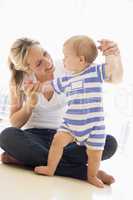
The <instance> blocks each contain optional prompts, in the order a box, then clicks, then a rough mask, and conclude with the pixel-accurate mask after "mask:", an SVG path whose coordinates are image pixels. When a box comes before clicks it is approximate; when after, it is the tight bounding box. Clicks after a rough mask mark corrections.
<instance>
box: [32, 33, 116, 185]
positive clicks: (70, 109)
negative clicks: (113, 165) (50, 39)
mask: <svg viewBox="0 0 133 200" xmlns="http://www.w3.org/2000/svg"><path fill="white" fill-rule="evenodd" d="M63 53H64V67H65V69H66V70H67V71H69V74H68V75H66V76H63V77H59V78H57V79H54V80H53V81H52V82H50V83H47V84H45V85H42V88H41V91H43V92H45V91H46V90H54V91H55V92H57V93H58V94H60V93H65V95H66V100H67V108H66V111H65V113H64V116H63V122H62V124H61V126H60V128H59V129H58V132H57V134H55V136H54V139H53V142H52V144H51V148H50V151H49V156H48V165H47V166H40V167H36V168H35V172H37V173H40V174H44V175H49V176H51V175H53V174H54V172H55V170H56V168H57V165H58V163H59V161H60V159H61V156H62V154H63V149H64V147H65V146H66V145H68V144H69V143H71V142H74V141H75V142H76V143H77V144H79V145H85V146H86V153H87V155H88V171H87V175H88V176H87V177H88V182H89V183H91V184H93V185H95V186H97V187H104V183H103V181H102V179H100V178H99V177H98V176H97V174H98V170H99V166H100V161H101V156H102V152H103V149H104V144H105V139H106V134H105V125H104V112H103V101H102V83H103V81H104V80H105V79H106V78H107V77H106V76H105V64H102V65H95V64H93V62H94V60H95V59H96V57H97V55H98V51H97V48H96V45H95V43H94V42H93V40H92V39H91V38H89V37H87V36H73V37H71V38H70V39H68V40H67V41H66V42H65V43H64V46H63ZM112 181H113V180H112Z"/></svg>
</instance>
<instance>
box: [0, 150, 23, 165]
mask: <svg viewBox="0 0 133 200" xmlns="http://www.w3.org/2000/svg"><path fill="white" fill-rule="evenodd" d="M0 160H1V162H2V163H4V164H14V165H23V164H22V163H21V162H20V161H18V160H16V159H15V158H13V157H12V156H10V155H9V154H8V153H6V152H4V153H2V154H1V155H0Z"/></svg>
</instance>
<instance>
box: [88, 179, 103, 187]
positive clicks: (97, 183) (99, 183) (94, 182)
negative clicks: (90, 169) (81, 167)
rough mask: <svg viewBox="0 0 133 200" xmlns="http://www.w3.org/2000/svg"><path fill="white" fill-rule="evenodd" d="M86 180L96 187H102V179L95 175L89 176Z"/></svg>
mask: <svg viewBox="0 0 133 200" xmlns="http://www.w3.org/2000/svg"><path fill="white" fill-rule="evenodd" d="M88 182H89V183H91V184H92V185H94V186H96V187H99V188H104V184H103V182H102V180H100V179H99V178H97V177H96V176H94V177H91V176H89V177H88Z"/></svg>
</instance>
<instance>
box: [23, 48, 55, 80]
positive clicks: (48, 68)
mask: <svg viewBox="0 0 133 200" xmlns="http://www.w3.org/2000/svg"><path fill="white" fill-rule="evenodd" d="M26 65H27V66H28V67H29V68H30V70H31V71H33V72H34V73H35V74H36V75H37V77H44V80H51V79H53V72H54V66H53V61H52V58H51V57H50V55H49V54H48V53H47V51H45V50H43V49H42V48H41V47H40V46H37V45H36V46H33V47H31V49H29V52H28V56H27V59H26Z"/></svg>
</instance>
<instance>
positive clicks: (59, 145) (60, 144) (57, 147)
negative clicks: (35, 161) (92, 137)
mask: <svg viewBox="0 0 133 200" xmlns="http://www.w3.org/2000/svg"><path fill="white" fill-rule="evenodd" d="M72 141H73V137H72V136H71V135H70V134H69V133H67V132H58V133H56V134H55V136H54V139H53V142H52V144H51V147H50V150H49V155H48V165H47V166H40V167H35V172H37V173H39V174H44V175H49V176H52V175H53V174H54V172H55V170H56V168H57V166H58V163H59V161H60V159H61V157H62V154H63V149H64V147H65V146H66V145H68V144H69V143H71V142H72Z"/></svg>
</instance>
